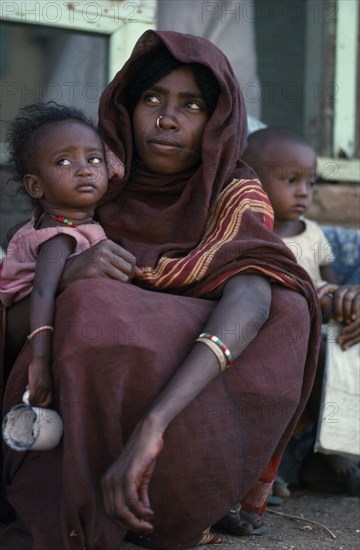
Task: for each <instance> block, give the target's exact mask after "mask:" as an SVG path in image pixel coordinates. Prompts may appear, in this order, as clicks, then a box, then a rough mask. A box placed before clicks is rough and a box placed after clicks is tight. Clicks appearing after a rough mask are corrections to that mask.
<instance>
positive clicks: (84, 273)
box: [60, 239, 141, 290]
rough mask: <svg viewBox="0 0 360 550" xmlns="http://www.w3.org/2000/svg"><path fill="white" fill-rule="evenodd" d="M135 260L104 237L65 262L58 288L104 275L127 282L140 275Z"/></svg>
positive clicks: (62, 288) (61, 288)
mask: <svg viewBox="0 0 360 550" xmlns="http://www.w3.org/2000/svg"><path fill="white" fill-rule="evenodd" d="M135 262H136V260H135V257H134V256H133V255H132V254H130V252H128V251H127V250H125V249H124V248H122V247H121V246H119V245H118V244H116V243H114V242H113V241H111V240H110V239H105V240H103V241H100V242H99V243H97V244H95V245H94V246H92V247H91V248H89V249H88V250H85V251H84V252H82V253H81V254H77V255H76V256H73V257H71V258H70V259H69V260H68V261H67V262H66V264H65V269H64V271H63V274H62V278H61V282H60V290H64V289H65V288H67V287H68V286H69V285H70V284H71V283H73V282H74V281H77V280H79V279H96V278H99V277H105V278H110V279H115V280H116V281H120V282H121V283H129V282H130V281H131V280H132V278H133V277H134V276H135V277H141V270H140V269H139V268H138V267H136V265H135Z"/></svg>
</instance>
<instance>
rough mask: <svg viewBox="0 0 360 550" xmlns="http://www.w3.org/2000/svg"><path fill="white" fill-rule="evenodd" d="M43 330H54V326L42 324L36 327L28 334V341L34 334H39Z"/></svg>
mask: <svg viewBox="0 0 360 550" xmlns="http://www.w3.org/2000/svg"><path fill="white" fill-rule="evenodd" d="M44 330H50V331H51V332H54V327H52V326H50V325H44V326H42V327H38V328H36V329H35V330H33V331H32V333H31V334H29V336H28V337H27V339H28V340H29V341H30V340H32V339H33V338H34V336H36V334H39V332H43V331H44Z"/></svg>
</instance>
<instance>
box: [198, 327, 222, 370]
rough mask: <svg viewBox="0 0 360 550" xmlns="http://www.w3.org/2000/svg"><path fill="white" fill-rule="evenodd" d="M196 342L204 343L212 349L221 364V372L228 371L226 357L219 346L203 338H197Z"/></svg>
mask: <svg viewBox="0 0 360 550" xmlns="http://www.w3.org/2000/svg"><path fill="white" fill-rule="evenodd" d="M195 342H202V343H203V344H206V345H207V346H208V347H209V348H210V349H211V351H212V352H213V353H214V354H215V355H216V358H217V360H218V361H219V364H220V372H224V370H226V368H227V362H226V358H225V355H224V353H223V352H222V350H221V349H220V348H219V346H218V345H217V344H215V342H213V341H212V340H209V339H208V338H201V337H200V336H199V337H198V338H196V340H195Z"/></svg>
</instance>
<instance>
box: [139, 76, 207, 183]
mask: <svg viewBox="0 0 360 550" xmlns="http://www.w3.org/2000/svg"><path fill="white" fill-rule="evenodd" d="M159 117H161V118H160V120H159V124H158V126H159V127H157V124H156V121H157V120H158V118H159ZM207 120H208V114H207V110H206V106H205V102H204V100H203V98H202V95H201V91H200V88H199V86H198V85H197V83H196V80H195V77H194V74H193V71H192V69H191V68H190V67H187V66H181V67H178V68H176V69H174V70H173V71H172V72H171V73H169V74H168V75H166V76H164V77H163V78H161V79H160V80H158V81H157V82H155V83H154V84H153V85H152V86H151V87H150V88H148V89H146V90H145V91H144V92H143V94H142V95H141V97H140V100H139V102H138V104H137V105H136V107H135V110H134V118H133V125H134V138H135V147H136V150H137V153H138V155H139V157H140V159H141V160H142V162H143V163H144V164H145V165H146V166H147V168H149V169H150V170H151V171H153V172H157V173H159V174H178V173H180V172H183V171H185V170H188V169H189V168H192V167H193V166H196V165H197V164H199V163H200V160H201V143H202V137H203V133H204V129H205V126H206V123H207Z"/></svg>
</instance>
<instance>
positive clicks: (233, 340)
mask: <svg viewBox="0 0 360 550" xmlns="http://www.w3.org/2000/svg"><path fill="white" fill-rule="evenodd" d="M270 304H271V285H270V283H269V282H268V281H267V280H266V279H264V278H262V277H260V276H258V275H246V274H245V275H237V276H235V277H233V278H232V279H231V280H230V281H229V282H228V283H227V284H226V285H225V288H224V293H223V296H222V298H221V300H220V301H219V303H218V305H217V306H216V308H215V309H214V311H213V313H212V315H211V317H210V319H209V320H208V323H207V325H206V326H205V327H204V331H206V332H209V333H211V334H214V335H216V336H218V337H219V338H220V339H221V340H222V341H223V342H224V343H225V344H226V345H227V347H228V348H229V349H230V351H231V354H232V357H233V358H237V357H238V356H239V355H240V354H241V353H242V351H243V350H244V349H245V348H246V347H247V346H248V345H249V344H250V342H251V341H252V340H253V339H254V338H255V336H256V334H257V333H258V331H259V330H260V328H261V327H262V326H263V324H264V323H265V321H266V320H267V318H268V314H269V309H270ZM234 328H235V329H236V330H235V331H234ZM230 368H232V367H230ZM218 374H219V362H218V359H217V358H216V356H215V354H214V353H213V351H212V350H211V349H209V347H208V346H206V345H204V344H203V343H200V342H196V343H195V344H194V347H193V349H192V351H191V352H190V354H189V355H188V357H187V358H186V360H185V361H184V363H183V364H182V365H181V367H180V368H179V370H178V371H177V372H176V374H175V375H174V376H173V378H172V379H171V381H170V382H169V384H168V385H167V386H166V388H165V389H164V391H163V392H162V393H161V394H160V396H159V397H158V398H157V400H156V401H155V403H153V405H152V407H151V409H150V410H149V412H148V414H147V416H146V417H145V418H144V419H143V420H142V421H141V422H140V423H139V424H138V425H137V427H136V429H135V431H134V433H133V434H132V436H131V438H130V440H129V441H128V443H127V444H126V447H125V449H124V450H123V453H122V454H121V456H120V457H119V459H118V460H117V461H116V462H115V463H114V464H113V465H112V466H111V467H110V468H109V470H108V471H107V472H106V474H105V476H104V478H103V480H102V487H103V496H104V504H105V509H106V512H107V514H108V515H109V516H110V517H112V518H113V519H114V520H116V521H119V522H120V523H122V524H123V525H126V527H127V528H129V529H131V530H134V531H143V532H151V531H152V524H151V522H150V521H151V518H152V517H153V512H152V510H151V507H150V502H149V498H148V485H149V482H150V479H151V475H152V471H153V468H154V466H155V462H156V458H157V456H158V454H159V453H160V451H161V449H162V446H163V439H162V437H163V433H164V431H165V430H166V428H167V426H168V425H169V424H170V422H171V421H172V420H173V419H174V418H175V417H176V415H177V414H179V413H180V412H181V411H182V410H183V409H184V408H185V407H186V406H187V405H188V404H189V403H190V402H191V401H192V400H193V399H194V398H195V397H196V396H197V395H198V394H199V393H200V392H201V390H202V389H203V388H204V387H205V386H206V385H207V384H208V383H209V382H210V380H212V379H213V378H214V377H215V376H217V375H218Z"/></svg>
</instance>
